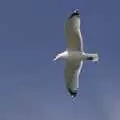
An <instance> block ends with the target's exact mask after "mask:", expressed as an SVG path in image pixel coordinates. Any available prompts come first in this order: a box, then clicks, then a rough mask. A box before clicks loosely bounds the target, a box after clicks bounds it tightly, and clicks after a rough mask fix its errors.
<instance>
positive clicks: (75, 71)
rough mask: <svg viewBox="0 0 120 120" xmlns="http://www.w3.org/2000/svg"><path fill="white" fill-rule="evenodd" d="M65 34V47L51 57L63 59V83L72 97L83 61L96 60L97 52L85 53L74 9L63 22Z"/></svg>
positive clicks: (75, 90)
mask: <svg viewBox="0 0 120 120" xmlns="http://www.w3.org/2000/svg"><path fill="white" fill-rule="evenodd" d="M64 29H65V35H66V39H67V49H66V50H65V51H64V52H62V53H60V54H57V55H56V57H55V58H54V59H53V60H54V61H56V60H58V59H64V60H65V61H66V66H65V70H64V78H65V85H66V88H67V91H68V92H69V94H70V95H71V96H72V97H76V96H77V93H78V88H79V75H80V72H81V69H82V66H83V62H84V61H88V60H90V61H93V62H97V61H98V60H99V57H98V54H97V53H86V52H84V49H83V38H82V35H81V31H80V13H79V10H78V9H76V10H74V11H73V12H72V13H71V14H70V16H69V17H68V19H67V21H66V22H65V26H64Z"/></svg>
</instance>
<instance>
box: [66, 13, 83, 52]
mask: <svg viewBox="0 0 120 120" xmlns="http://www.w3.org/2000/svg"><path fill="white" fill-rule="evenodd" d="M65 35H66V38H67V45H68V50H79V51H83V39H82V35H81V32H80V17H79V16H77V15H76V16H72V17H71V18H68V20H67V22H66V23H65Z"/></svg>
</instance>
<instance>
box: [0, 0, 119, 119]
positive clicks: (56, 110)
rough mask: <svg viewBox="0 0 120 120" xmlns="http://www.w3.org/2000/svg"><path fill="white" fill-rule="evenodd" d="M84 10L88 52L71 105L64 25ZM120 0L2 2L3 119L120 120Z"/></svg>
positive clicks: (83, 28)
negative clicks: (92, 56) (94, 55)
mask: <svg viewBox="0 0 120 120" xmlns="http://www.w3.org/2000/svg"><path fill="white" fill-rule="evenodd" d="M76 8H79V9H80V16H81V31H82V35H83V38H84V48H85V51H86V52H98V53H99V56H100V62H99V63H98V64H94V63H91V62H87V63H85V64H84V68H83V71H82V73H81V76H80V89H79V94H78V96H77V98H76V99H75V100H74V101H73V100H72V98H71V96H69V95H68V93H67V91H66V89H65V85H64V62H63V61H57V62H55V63H54V62H53V61H52V59H53V58H54V57H55V55H56V54H57V53H59V52H62V51H64V50H65V49H66V41H65V37H64V22H65V21H66V19H67V17H68V16H69V14H70V13H71V12H72V11H73V10H74V9H76ZM119 52H120V1H119V0H1V1H0V120H120V63H119V62H120V53H119Z"/></svg>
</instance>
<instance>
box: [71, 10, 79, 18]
mask: <svg viewBox="0 0 120 120" xmlns="http://www.w3.org/2000/svg"><path fill="white" fill-rule="evenodd" d="M79 15H80V13H79V9H75V10H74V11H73V12H72V14H71V15H70V16H69V19H70V18H72V17H74V16H79Z"/></svg>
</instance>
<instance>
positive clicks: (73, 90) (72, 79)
mask: <svg viewBox="0 0 120 120" xmlns="http://www.w3.org/2000/svg"><path fill="white" fill-rule="evenodd" d="M82 66H83V61H81V62H75V61H67V63H66V68H65V71H64V74H65V84H66V87H67V90H68V92H69V93H70V94H71V96H73V97H75V96H76V95H77V89H78V88H79V74H80V72H81V69H82Z"/></svg>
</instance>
